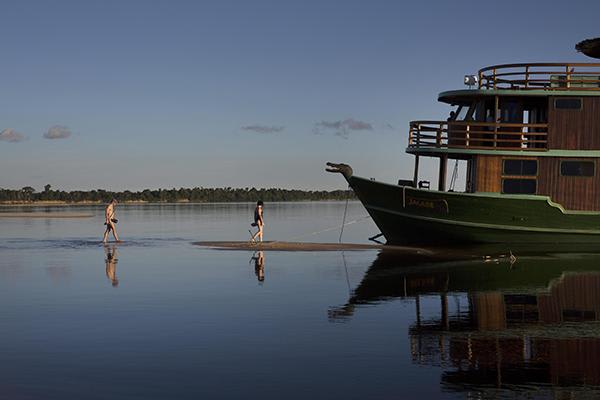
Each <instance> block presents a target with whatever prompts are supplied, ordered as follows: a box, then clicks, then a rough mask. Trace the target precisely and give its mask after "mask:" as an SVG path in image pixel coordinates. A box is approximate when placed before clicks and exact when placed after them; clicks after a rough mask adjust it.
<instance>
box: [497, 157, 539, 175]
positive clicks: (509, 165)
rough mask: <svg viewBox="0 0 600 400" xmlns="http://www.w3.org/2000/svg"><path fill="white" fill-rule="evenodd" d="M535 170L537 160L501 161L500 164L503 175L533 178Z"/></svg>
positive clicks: (536, 168)
mask: <svg viewBox="0 0 600 400" xmlns="http://www.w3.org/2000/svg"><path fill="white" fill-rule="evenodd" d="M537 170H538V164H537V160H503V163H502V174H503V175H525V176H535V175H537Z"/></svg>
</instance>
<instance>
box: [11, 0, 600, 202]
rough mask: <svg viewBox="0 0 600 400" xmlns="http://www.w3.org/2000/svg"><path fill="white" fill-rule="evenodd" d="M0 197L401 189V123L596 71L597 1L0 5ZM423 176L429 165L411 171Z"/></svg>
mask: <svg viewBox="0 0 600 400" xmlns="http://www.w3.org/2000/svg"><path fill="white" fill-rule="evenodd" d="M0 13H1V15H2V24H0V52H1V54H2V57H1V59H2V62H1V67H0V71H1V74H0V171H2V173H1V174H0V187H2V188H12V189H16V188H21V187H24V186H33V187H34V188H36V189H37V190H42V188H43V186H44V185H46V184H50V185H52V187H53V188H54V189H62V190H74V189H80V190H91V189H98V188H102V189H106V190H115V191H116V190H125V189H129V190H141V189H144V188H151V189H154V188H174V187H175V188H179V187H196V186H198V187H265V188H268V187H282V188H298V189H327V190H333V189H341V188H344V187H345V182H344V180H343V178H342V177H341V176H339V175H337V174H328V173H326V172H324V165H325V162H327V161H333V162H345V163H348V164H350V165H351V166H352V167H353V168H354V171H355V174H356V175H360V176H364V177H373V178H376V179H378V180H382V181H387V182H396V181H397V180H398V179H400V178H411V177H412V167H413V157H412V156H410V155H407V154H405V152H404V150H405V148H406V145H407V140H408V139H407V138H408V124H409V121H411V120H417V119H434V120H437V119H442V120H443V119H445V118H446V117H447V115H448V112H449V111H450V108H449V106H447V105H445V104H441V103H438V102H437V95H438V93H439V92H442V91H445V90H451V89H462V88H464V85H463V82H462V79H463V76H464V75H465V74H472V73H476V72H477V70H479V69H480V68H482V67H484V66H488V65H494V64H501V63H517V62H568V61H571V62H586V61H590V62H593V60H592V59H589V58H587V57H585V56H583V55H581V54H578V53H577V52H576V51H575V50H574V46H575V44H576V43H577V42H579V41H580V40H583V39H586V38H592V37H597V36H600V30H599V29H598V21H597V16H598V15H599V14H600V2H593V1H578V0H574V1H570V2H569V3H568V4H567V3H564V2H553V1H545V2H537V1H526V0H521V1H510V0H509V1H503V2H491V1H490V2H485V1H460V0H456V1H428V0H423V1H418V2H415V1H411V2H409V1H406V2H402V1H392V0H390V1H381V0H370V1H354V0H344V1H341V0H340V1H330V0H318V1H312V0H304V1H286V0H276V1H261V0H256V1H249V0H239V1H229V0H218V1H209V0H206V1H158V0H156V1H133V0H121V1H97V2H92V1H80V0H77V1H60V0H56V1H52V2H49V1H27V0H22V1H18V2H7V1H5V2H2V4H1V5H0ZM422 165H424V167H423V172H422V174H421V175H422V177H423V178H425V179H426V178H427V177H429V176H432V177H433V176H434V175H435V174H434V172H433V171H434V170H435V168H436V167H437V164H436V163H435V162H434V161H432V160H431V159H429V160H424V161H422Z"/></svg>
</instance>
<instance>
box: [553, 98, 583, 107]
mask: <svg viewBox="0 0 600 400" xmlns="http://www.w3.org/2000/svg"><path fill="white" fill-rule="evenodd" d="M554 108H555V109H557V110H581V99H577V98H575V99H574V98H567V99H554Z"/></svg>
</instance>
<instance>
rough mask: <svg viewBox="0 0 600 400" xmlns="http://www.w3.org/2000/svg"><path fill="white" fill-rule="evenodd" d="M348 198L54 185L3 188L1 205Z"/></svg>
mask: <svg viewBox="0 0 600 400" xmlns="http://www.w3.org/2000/svg"><path fill="white" fill-rule="evenodd" d="M348 196H350V197H351V198H354V193H348V192H347V191H346V190H334V191H326V190H320V191H312V190H310V191H307V190H293V189H292V190H289V189H275V188H273V189H255V188H244V189H234V188H230V187H227V188H198V187H196V188H193V189H186V188H180V189H157V190H150V189H145V190H142V191H139V192H131V191H129V190H126V191H124V192H111V191H107V190H103V189H97V190H90V191H80V190H75V191H71V192H66V191H62V190H52V189H51V186H50V185H46V186H44V191H43V192H36V191H35V189H34V188H32V187H30V186H26V187H24V188H22V189H17V190H12V189H1V188H0V202H2V203H35V202H61V203H80V202H89V203H95V202H98V203H106V202H108V201H110V200H111V199H112V198H115V199H117V201H119V202H149V203H161V202H167V203H174V202H190V203H209V202H245V201H250V202H254V201H257V200H263V201H270V202H271V201H318V200H345V199H346V198H347V197H348Z"/></svg>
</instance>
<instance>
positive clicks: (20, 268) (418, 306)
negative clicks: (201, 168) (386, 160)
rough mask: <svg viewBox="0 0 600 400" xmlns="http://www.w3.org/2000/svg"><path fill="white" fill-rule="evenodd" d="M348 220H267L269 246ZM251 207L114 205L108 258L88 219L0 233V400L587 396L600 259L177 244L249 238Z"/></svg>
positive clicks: (6, 227)
mask: <svg viewBox="0 0 600 400" xmlns="http://www.w3.org/2000/svg"><path fill="white" fill-rule="evenodd" d="M344 206H345V203H343V202H342V203H335V202H331V203H329V202H327V203H281V204H267V206H266V210H265V218H266V232H265V239H267V240H305V241H319V242H334V241H337V240H338V237H339V230H335V229H332V228H333V227H335V226H339V224H340V223H341V220H342V217H343V213H344ZM252 209H253V206H252V205H251V204H205V205H138V206H120V207H119V208H118V210H117V213H118V218H119V224H118V228H119V229H120V232H119V233H120V235H121V236H122V238H123V239H125V242H124V243H123V244H119V245H112V244H110V245H108V246H103V245H101V244H100V243H99V238H100V237H101V235H102V212H103V210H102V208H99V207H80V208H68V209H66V208H57V207H55V208H52V207H51V208H47V207H44V208H42V209H37V210H36V209H33V210H34V211H44V210H51V211H52V210H55V211H57V212H61V210H65V211H70V212H72V211H85V212H91V213H93V214H94V215H95V217H94V218H91V219H31V220H28V219H0V227H1V229H0V303H1V304H2V305H3V312H2V313H0V327H1V329H0V354H1V359H2V362H1V363H0V398H5V399H19V398H22V399H80V398H87V399H105V398H111V399H142V398H143V399H164V398H182V399H188V398H189V399H192V398H241V397H252V398H254V397H261V398H306V397H316V398H345V399H353V398H357V399H358V398H386V399H387V398H466V397H469V398H586V397H589V398H593V397H595V395H597V394H599V392H598V391H597V389H598V387H599V385H600V374H599V373H598V369H597V365H598V362H600V325H599V323H598V320H599V319H600V262H599V261H600V256H598V255H595V254H565V253H562V252H561V253H560V254H558V253H554V254H516V256H517V260H516V261H514V260H512V261H511V260H510V259H509V258H508V257H506V256H505V255H504V253H505V252H502V251H499V252H498V253H493V252H490V257H488V258H483V257H481V256H474V257H467V259H466V260H462V261H458V260H455V259H453V260H447V261H444V260H431V259H419V258H417V257H414V256H411V257H409V256H401V257H399V256H398V255H395V254H389V253H387V252H377V251H360V252H293V253H290V252H264V253H263V254H259V253H253V252H249V251H223V250H211V249H205V248H200V247H197V246H193V245H192V244H191V242H193V241H198V240H246V239H247V238H248V236H249V234H248V232H247V229H248V225H249V222H250V219H251V217H252ZM26 210H29V209H24V210H18V211H26ZM0 211H2V210H0ZM10 211H13V212H14V211H17V210H16V209H15V208H12V207H11V208H10ZM347 214H348V215H347V221H350V222H352V221H355V220H356V221H357V222H356V223H353V224H350V225H348V226H346V228H345V232H344V237H343V238H344V241H347V242H355V243H367V238H368V237H369V236H372V235H373V234H375V233H377V229H376V227H375V226H374V225H373V223H372V222H371V221H370V220H369V219H365V218H364V216H365V215H366V212H365V211H364V209H363V208H362V206H361V205H360V204H358V203H350V205H349V208H348V213H347ZM314 232H321V233H316V234H314Z"/></svg>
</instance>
